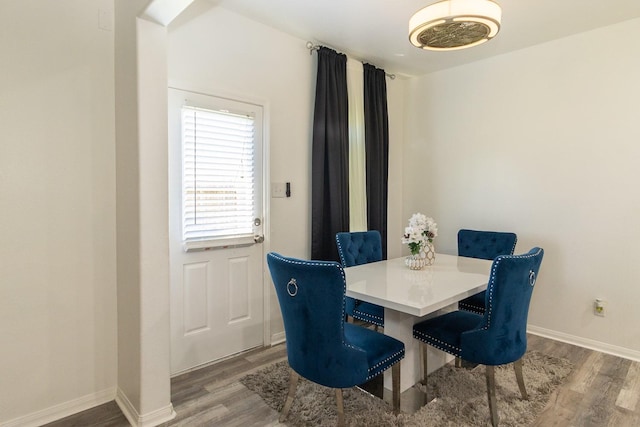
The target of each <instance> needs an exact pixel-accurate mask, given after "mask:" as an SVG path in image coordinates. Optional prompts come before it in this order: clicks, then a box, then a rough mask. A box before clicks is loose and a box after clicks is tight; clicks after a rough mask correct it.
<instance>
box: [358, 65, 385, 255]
mask: <svg viewBox="0 0 640 427" xmlns="http://www.w3.org/2000/svg"><path fill="white" fill-rule="evenodd" d="M364 137H365V153H366V159H367V161H366V162H367V164H366V170H367V227H368V228H369V230H378V231H380V235H381V236H382V257H383V259H387V196H388V184H387V179H388V174H389V118H388V113H387V82H386V79H385V72H384V70H381V69H379V68H376V67H374V66H373V65H370V64H364Z"/></svg>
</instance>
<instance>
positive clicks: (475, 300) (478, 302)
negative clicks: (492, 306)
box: [458, 291, 486, 314]
mask: <svg viewBox="0 0 640 427" xmlns="http://www.w3.org/2000/svg"><path fill="white" fill-rule="evenodd" d="M485 294H486V292H485V291H482V292H479V293H477V294H475V295H471V296H470V297H468V298H465V299H463V300H462V301H460V302H459V303H458V307H459V308H460V310H466V311H470V312H472V313H477V314H484V303H485Z"/></svg>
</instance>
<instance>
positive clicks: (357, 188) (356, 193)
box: [347, 58, 367, 231]
mask: <svg viewBox="0 0 640 427" xmlns="http://www.w3.org/2000/svg"><path fill="white" fill-rule="evenodd" d="M347 92H348V96H349V228H350V231H366V230H367V179H366V162H365V146H364V78H363V69H362V63H361V62H359V61H356V60H355V59H351V58H347Z"/></svg>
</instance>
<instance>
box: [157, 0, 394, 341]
mask: <svg viewBox="0 0 640 427" xmlns="http://www.w3.org/2000/svg"><path fill="white" fill-rule="evenodd" d="M305 43H306V41H305V40H300V39H297V38H294V37H292V36H289V35H287V34H284V33H282V32H280V31H277V30H275V29H273V28H270V27H267V26H264V25H262V24H259V23H256V22H254V21H251V20H249V19H247V18H244V17H242V16H240V15H237V14H235V13H233V12H230V11H227V10H225V9H222V8H219V7H213V6H212V5H211V4H210V3H207V2H196V3H194V4H193V5H192V6H191V8H190V9H188V10H187V11H186V12H185V13H184V14H183V15H182V16H180V17H179V18H178V19H177V20H176V21H174V22H173V23H172V24H171V26H170V27H169V81H170V84H171V85H172V86H175V87H179V88H181V89H188V90H196V91H202V92H204V93H208V94H212V95H218V96H223V97H224V96H226V97H230V98H235V99H239V100H243V101H253V102H257V103H262V104H264V105H265V106H266V122H267V123H268V126H269V129H268V131H267V134H266V142H267V146H268V147H269V148H268V149H269V168H270V180H271V182H291V191H292V197H290V198H275V199H269V201H268V202H269V203H270V215H269V221H270V222H269V224H268V225H269V231H268V232H267V236H266V237H267V239H268V240H267V241H266V245H267V246H266V247H267V248H268V249H269V250H273V251H277V252H280V253H283V254H286V255H289V256H295V257H301V258H308V257H309V256H310V245H311V243H310V234H311V232H310V227H311V226H310V218H311V211H310V203H311V198H310V189H311V166H310V165H311V136H312V134H311V128H312V123H313V104H314V97H315V74H316V66H317V62H316V55H315V54H314V55H313V56H310V55H309V51H308V50H307V48H306V47H305ZM394 85H395V87H394ZM402 85H403V82H402V81H401V80H400V79H398V80H396V81H391V82H390V81H388V91H389V99H390V100H392V101H390V106H389V109H390V113H389V114H390V116H392V115H393V117H392V118H397V117H398V115H399V114H398V113H397V112H396V111H392V110H393V107H394V106H399V107H400V108H401V107H402V100H401V97H402V95H403V93H402V91H401V90H400V89H399V88H402ZM390 128H391V130H390V133H391V135H392V140H393V142H392V144H394V145H393V149H392V151H393V154H394V157H393V161H394V162H395V163H394V164H396V163H398V161H399V160H398V159H401V154H400V148H401V141H402V140H401V138H399V137H398V135H401V134H402V131H401V124H396V123H395V122H394V123H391V124H390ZM394 172H395V175H394V176H393V182H396V183H397V182H400V179H401V178H400V174H399V172H398V171H394ZM396 187H397V186H396ZM399 194H401V193H399V192H397V191H396V192H394V194H393V196H391V195H390V200H393V201H394V203H396V206H398V205H399V204H400V199H399ZM390 205H391V203H390ZM389 217H390V218H389V222H390V224H391V222H392V221H396V222H398V224H396V226H394V227H400V225H399V221H400V220H399V219H398V218H397V215H395V214H393V213H391V212H390V213H389ZM398 239H399V237H398ZM398 241H399V240H398ZM390 246H391V245H390ZM392 249H393V250H395V251H396V252H398V251H399V246H398V245H394V247H393V248H391V247H390V253H391V250H392ZM271 317H272V320H273V321H272V324H271V332H272V336H274V335H277V334H278V333H280V332H282V330H283V326H282V321H281V316H280V312H279V308H278V305H277V300H276V298H275V295H274V294H272V295H271Z"/></svg>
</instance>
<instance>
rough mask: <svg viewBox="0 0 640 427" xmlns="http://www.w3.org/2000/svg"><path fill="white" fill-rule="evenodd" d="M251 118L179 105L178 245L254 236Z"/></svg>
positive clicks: (252, 127)
mask: <svg viewBox="0 0 640 427" xmlns="http://www.w3.org/2000/svg"><path fill="white" fill-rule="evenodd" d="M254 135H255V120H254V118H253V117H251V116H248V115H240V114H233V113H230V112H228V111H224V110H222V111H214V110H207V109H203V108H198V107H192V106H183V107H182V143H183V204H182V206H183V241H184V243H185V244H189V243H190V242H203V241H212V240H218V239H225V240H226V239H230V238H237V237H245V236H246V237H248V236H250V237H253V219H254V212H255V206H254V203H255V198H254V194H255V191H256V189H255V167H254V163H255V161H254V151H255V147H254Z"/></svg>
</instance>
